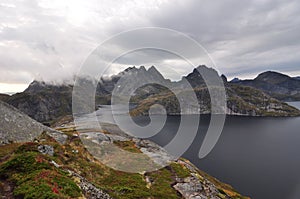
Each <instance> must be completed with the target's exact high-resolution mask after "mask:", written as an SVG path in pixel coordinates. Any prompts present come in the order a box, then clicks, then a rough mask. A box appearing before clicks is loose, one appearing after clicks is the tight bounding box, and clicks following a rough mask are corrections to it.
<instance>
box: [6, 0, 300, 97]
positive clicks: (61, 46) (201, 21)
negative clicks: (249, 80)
mask: <svg viewBox="0 0 300 199" xmlns="http://www.w3.org/2000/svg"><path fill="white" fill-rule="evenodd" d="M299 10H300V2H299V1H297V0H287V1H279V0H263V1H262V0H252V1H246V2H245V1H239V0H225V1H209V0H202V1H197V0H187V1H179V0H178V1H177V0H153V1H125V0H117V1H106V0H102V1H97V0H87V1H80V0H69V1H59V0H51V1H50V0H41V1H37V0H36V1H35V0H3V1H1V3H0V72H1V76H0V85H2V86H1V87H3V85H5V86H9V85H17V84H28V83H30V82H31V81H32V80H33V79H44V80H51V81H53V80H62V79H68V78H72V77H73V76H74V74H76V72H78V70H79V68H80V66H81V64H82V63H83V62H84V60H85V59H86V57H87V56H88V55H89V54H90V52H91V51H92V50H93V49H95V48H96V47H97V46H98V45H99V44H100V43H102V42H103V41H105V40H106V39H108V38H110V37H111V36H113V35H114V34H117V33H120V32H121V31H126V30H128V29H132V28H140V27H148V26H155V27H163V28H170V29H174V30H176V31H180V32H183V33H184V34H187V35H188V36H190V37H191V38H193V39H195V40H196V41H197V42H199V43H200V44H201V45H202V46H203V47H205V49H206V50H207V51H208V52H209V54H210V56H211V57H212V59H213V60H214V62H215V63H216V66H217V69H218V70H219V71H220V72H221V73H224V74H226V75H227V76H228V77H229V78H232V77H234V76H239V77H241V78H245V77H254V76H255V75H256V74H258V73H260V72H262V71H265V70H277V71H281V72H284V73H287V74H290V75H292V76H297V75H299V74H300V67H299V63H300V40H299V35H300V15H299ZM137 39H138V38H133V39H132V40H130V42H135V40H137ZM127 42H128V41H127ZM161 42H169V41H168V40H167V39H162V40H161ZM124 44H126V41H123V42H120V43H119V45H118V44H117V45H116V46H115V47H114V48H112V49H109V50H110V51H111V52H110V53H112V54H117V53H118V49H122V48H126V46H124ZM178 45H181V44H180V43H178ZM192 53H193V52H191V57H192ZM200 64H205V63H199V65H200ZM132 65H145V66H151V65H156V66H162V67H164V68H168V67H169V68H171V69H172V71H173V72H171V73H169V74H166V73H167V71H168V70H165V71H163V70H161V71H162V73H163V74H164V75H165V76H167V77H168V78H174V79H178V78H179V77H178V74H181V75H186V74H187V73H188V72H189V71H190V67H188V66H187V65H186V63H185V62H184V61H183V60H181V59H178V57H177V58H176V57H174V56H169V55H167V54H166V53H165V54H164V53H161V52H150V51H140V52H136V53H132V54H128V55H127V56H124V57H122V58H121V59H118V60H116V62H115V63H114V67H113V68H112V69H111V73H115V72H116V71H120V70H122V69H124V68H126V67H127V66H132ZM12 89H13V87H12ZM1 90H9V89H7V88H5V89H4V88H0V92H1Z"/></svg>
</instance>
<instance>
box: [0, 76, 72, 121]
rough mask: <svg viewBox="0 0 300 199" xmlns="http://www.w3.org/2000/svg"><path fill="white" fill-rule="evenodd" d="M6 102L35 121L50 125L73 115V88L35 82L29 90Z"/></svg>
mask: <svg viewBox="0 0 300 199" xmlns="http://www.w3.org/2000/svg"><path fill="white" fill-rule="evenodd" d="M5 101H6V102H7V103H9V104H11V105H12V106H14V107H16V108H18V109H19V110H21V111H22V112H24V113H26V114H27V115H29V116H30V117H32V118H34V119H35V120H37V121H39V122H43V123H48V122H50V121H52V120H54V119H56V118H57V117H60V116H62V115H67V114H71V113H72V87H71V86H54V85H46V84H44V83H38V82H33V84H31V85H30V86H29V87H28V89H27V90H25V91H24V92H22V93H17V94H15V95H12V96H11V97H10V98H8V99H6V100H5Z"/></svg>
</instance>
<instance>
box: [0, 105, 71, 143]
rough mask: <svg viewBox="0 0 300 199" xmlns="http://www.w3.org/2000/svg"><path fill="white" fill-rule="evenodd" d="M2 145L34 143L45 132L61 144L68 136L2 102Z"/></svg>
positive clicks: (0, 141)
mask: <svg viewBox="0 0 300 199" xmlns="http://www.w3.org/2000/svg"><path fill="white" fill-rule="evenodd" d="M0 113H1V114H0V145H1V144H7V143H11V142H29V141H33V140H34V139H35V138H36V137H38V136H39V135H40V134H42V133H43V132H46V133H48V134H49V135H51V136H53V137H54V138H55V139H56V140H57V141H58V142H59V143H63V142H64V141H65V140H66V136H65V135H64V134H62V133H61V132H59V131H56V130H53V129H51V128H48V127H46V126H44V125H42V124H40V123H39V122H37V121H35V120H33V119H32V118H30V117H29V116H27V115H26V114H24V113H22V112H20V111H19V110H18V109H16V108H14V107H13V106H10V105H8V104H6V103H5V102H2V101H0Z"/></svg>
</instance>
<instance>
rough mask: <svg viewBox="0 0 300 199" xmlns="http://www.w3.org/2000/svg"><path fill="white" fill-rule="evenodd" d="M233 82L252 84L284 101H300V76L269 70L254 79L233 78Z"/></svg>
mask: <svg viewBox="0 0 300 199" xmlns="http://www.w3.org/2000/svg"><path fill="white" fill-rule="evenodd" d="M231 83H234V84H238V85H243V86H251V87H254V88H257V89H260V90H262V91H264V92H265V93H267V94H268V95H270V96H272V97H274V98H276V99H279V100H282V101H300V78H299V77H294V78H293V77H290V76H288V75H285V74H281V73H279V72H274V71H267V72H264V73H261V74H259V75H258V76H257V77H256V78H255V79H252V80H239V79H237V78H235V79H233V80H232V81H231Z"/></svg>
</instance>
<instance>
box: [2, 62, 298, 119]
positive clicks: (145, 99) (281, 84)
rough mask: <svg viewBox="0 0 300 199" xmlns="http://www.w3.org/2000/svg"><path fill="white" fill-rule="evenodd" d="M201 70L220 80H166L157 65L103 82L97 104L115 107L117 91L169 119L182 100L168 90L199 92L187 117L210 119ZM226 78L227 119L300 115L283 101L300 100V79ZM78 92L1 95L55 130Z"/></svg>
mask: <svg viewBox="0 0 300 199" xmlns="http://www.w3.org/2000/svg"><path fill="white" fill-rule="evenodd" d="M199 70H201V71H204V72H205V73H207V74H209V73H210V74H214V75H218V73H217V72H216V71H215V70H214V69H212V68H208V67H206V66H204V65H200V66H199V67H198V68H195V69H194V70H193V71H192V72H191V73H190V74H188V75H187V76H184V77H182V79H181V80H180V81H177V82H173V81H170V80H168V79H165V78H164V77H163V75H162V74H161V73H160V72H159V71H158V70H157V69H156V68H155V67H154V66H152V67H150V68H149V69H148V70H147V69H146V68H145V67H143V66H141V67H139V68H136V67H129V68H127V69H126V70H124V71H122V72H120V73H119V74H117V75H112V76H111V77H109V78H108V77H102V78H101V79H100V80H99V82H98V83H97V85H96V87H97V89H96V96H95V98H96V99H95V100H96V105H99V104H102V105H104V104H110V103H111V95H112V92H114V93H117V94H118V95H124V96H125V95H128V94H129V93H132V94H133V95H132V96H131V98H130V100H131V102H132V103H134V104H136V105H137V106H136V108H135V109H134V110H132V114H133V115H143V114H147V112H148V110H149V107H150V106H151V105H153V104H154V103H159V104H162V105H164V106H165V108H166V110H167V113H168V114H179V104H178V99H176V97H175V96H174V94H172V92H171V91H170V89H168V88H173V89H177V90H180V91H182V92H186V93H189V92H190V93H191V92H195V93H196V96H197V98H198V101H199V104H200V111H199V110H198V109H197V110H195V109H193V108H191V109H190V110H186V112H184V113H183V114H195V113H206V114H209V113H210V109H211V108H210V96H209V93H208V90H207V87H206V84H205V81H204V79H203V78H202V76H201V74H200V73H199ZM220 77H221V78H222V80H223V82H224V85H225V89H226V93H227V110H226V113H227V114H232V115H250V116H296V115H300V112H299V110H297V109H295V108H293V107H291V106H289V105H287V104H286V103H284V102H283V101H291V100H300V80H298V79H297V78H292V77H289V76H287V75H284V74H281V73H277V72H271V71H269V72H265V73H261V74H259V75H258V76H257V77H256V78H255V79H253V80H239V79H234V80H232V81H230V82H228V81H227V78H226V77H225V76H224V75H221V76H220ZM133 80H134V81H133ZM79 81H81V82H83V83H82V84H83V85H89V84H96V82H97V81H95V80H93V79H90V78H86V77H80V78H79ZM186 81H188V83H189V84H190V85H191V87H192V90H191V87H187V84H186ZM153 82H155V83H153ZM118 85H119V86H118ZM120 85H122V86H121V87H120ZM116 86H117V87H116ZM136 87H139V88H136ZM72 89H73V85H72V84H57V85H55V84H50V83H46V82H43V81H33V82H32V83H31V84H30V85H29V87H28V88H27V89H26V90H25V91H24V92H22V93H17V94H14V95H12V96H8V95H0V100H3V101H5V102H7V103H9V104H11V105H13V106H14V107H16V108H18V109H19V110H21V111H22V112H24V113H26V114H28V115H29V116H30V117H32V118H34V119H36V120H37V121H40V122H43V123H44V124H48V125H50V124H51V122H53V121H55V120H57V119H59V118H60V117H62V116H65V115H71V114H72ZM187 96H188V95H187ZM87 97H88V96H87ZM180 100H182V103H184V104H189V103H190V102H189V98H188V97H186V99H180Z"/></svg>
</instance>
